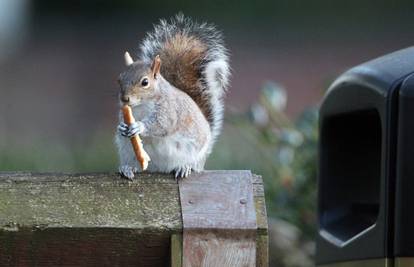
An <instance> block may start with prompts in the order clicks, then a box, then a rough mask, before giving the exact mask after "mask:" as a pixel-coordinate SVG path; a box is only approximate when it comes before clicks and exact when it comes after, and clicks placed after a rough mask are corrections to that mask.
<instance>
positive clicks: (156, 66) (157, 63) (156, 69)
mask: <svg viewBox="0 0 414 267" xmlns="http://www.w3.org/2000/svg"><path fill="white" fill-rule="evenodd" d="M160 68H161V58H160V55H157V56H156V57H155V58H154V61H153V62H152V65H151V71H152V75H153V76H154V78H156V77H157V75H158V74H159V73H160Z"/></svg>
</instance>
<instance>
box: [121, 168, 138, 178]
mask: <svg viewBox="0 0 414 267" xmlns="http://www.w3.org/2000/svg"><path fill="white" fill-rule="evenodd" d="M136 172H138V169H137V168H135V167H131V166H128V165H122V166H119V173H120V174H121V175H122V176H123V177H125V178H128V179H129V180H133V179H134V173H136Z"/></svg>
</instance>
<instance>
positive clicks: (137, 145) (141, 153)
mask: <svg viewBox="0 0 414 267" xmlns="http://www.w3.org/2000/svg"><path fill="white" fill-rule="evenodd" d="M122 113H123V115H124V122H125V123H126V124H128V125H131V124H133V123H134V122H135V119H134V116H133V115H132V110H131V107H130V106H128V105H124V106H123V107H122ZM131 144H132V147H133V148H134V152H135V156H136V157H137V160H138V162H139V164H140V165H141V168H142V170H143V171H145V170H146V169H147V167H148V161H150V160H151V159H150V157H149V156H148V154H147V152H145V150H144V147H143V146H142V140H141V138H140V137H139V135H138V134H136V135H134V136H132V137H131Z"/></svg>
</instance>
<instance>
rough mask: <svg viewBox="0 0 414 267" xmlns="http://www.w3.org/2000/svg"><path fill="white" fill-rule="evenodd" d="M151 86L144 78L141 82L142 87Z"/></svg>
mask: <svg viewBox="0 0 414 267" xmlns="http://www.w3.org/2000/svg"><path fill="white" fill-rule="evenodd" d="M148 85H149V81H148V78H144V79H142V80H141V86H142V87H147V86H148Z"/></svg>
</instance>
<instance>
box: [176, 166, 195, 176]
mask: <svg viewBox="0 0 414 267" xmlns="http://www.w3.org/2000/svg"><path fill="white" fill-rule="evenodd" d="M174 173H175V179H178V178H186V177H188V176H189V175H190V174H191V167H190V166H188V165H187V166H182V167H178V168H176V169H175V170H174Z"/></svg>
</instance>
